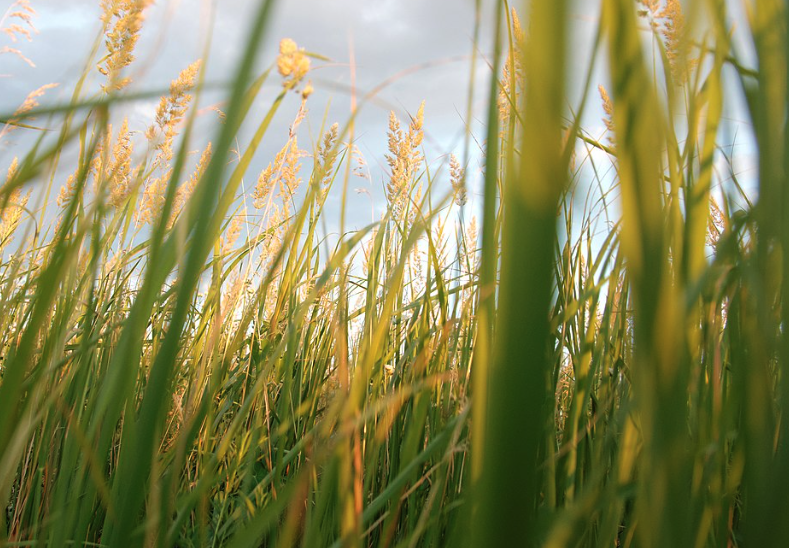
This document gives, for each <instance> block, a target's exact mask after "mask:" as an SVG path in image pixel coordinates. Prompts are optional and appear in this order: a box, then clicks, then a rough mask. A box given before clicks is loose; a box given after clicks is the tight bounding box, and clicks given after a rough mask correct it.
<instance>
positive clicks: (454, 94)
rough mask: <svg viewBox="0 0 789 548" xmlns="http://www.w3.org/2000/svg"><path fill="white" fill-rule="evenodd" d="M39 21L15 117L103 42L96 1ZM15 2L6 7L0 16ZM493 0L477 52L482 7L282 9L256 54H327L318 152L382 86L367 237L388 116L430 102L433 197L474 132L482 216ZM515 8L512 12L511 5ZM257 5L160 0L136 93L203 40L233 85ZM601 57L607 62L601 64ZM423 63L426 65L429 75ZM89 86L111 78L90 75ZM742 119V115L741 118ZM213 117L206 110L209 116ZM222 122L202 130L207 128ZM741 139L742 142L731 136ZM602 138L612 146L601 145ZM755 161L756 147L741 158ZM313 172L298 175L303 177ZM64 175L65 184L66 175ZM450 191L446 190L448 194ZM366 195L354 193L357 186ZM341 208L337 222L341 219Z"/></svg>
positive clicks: (2, 75)
mask: <svg viewBox="0 0 789 548" xmlns="http://www.w3.org/2000/svg"><path fill="white" fill-rule="evenodd" d="M30 2H31V5H32V6H33V7H34V8H35V9H36V11H37V12H38V16H37V18H36V19H35V21H34V23H35V25H36V27H37V28H38V31H39V33H38V34H36V35H34V36H33V40H32V41H31V42H20V43H17V44H6V42H7V40H6V41H5V42H2V43H0V47H2V46H3V45H12V46H13V47H18V48H20V49H21V50H23V52H24V54H25V55H26V56H27V57H28V58H29V59H30V60H31V61H32V62H33V63H35V65H36V66H35V68H34V67H30V66H27V65H26V64H25V63H23V62H21V61H20V60H18V59H17V58H16V57H14V56H12V55H0V86H2V90H3V92H2V93H0V112H9V111H13V110H14V109H15V108H16V106H17V105H19V104H20V103H21V102H22V100H24V97H25V96H26V95H27V93H28V92H30V91H31V90H33V89H36V88H38V87H40V86H41V85H44V84H48V83H52V82H56V83H59V84H60V86H59V87H58V88H57V89H55V90H51V91H50V92H48V94H47V96H46V98H44V99H42V102H46V101H55V102H66V101H67V100H68V97H69V95H70V93H71V91H72V89H73V85H74V81H75V78H76V77H77V75H78V74H79V73H80V72H81V70H82V68H83V66H84V64H85V62H86V59H87V58H88V55H89V52H90V50H91V48H92V46H93V45H94V44H95V43H96V40H97V38H98V36H99V33H100V21H99V17H100V8H99V0H30ZM10 3H11V2H10V0H0V10H2V11H4V7H5V5H8V4H10ZM493 3H494V1H493V0H482V12H483V18H482V20H481V23H480V46H479V49H478V50H477V51H474V50H473V41H472V35H473V32H474V19H475V9H474V4H475V2H474V0H429V1H425V0H279V1H278V2H276V3H275V6H276V7H275V12H274V16H273V18H272V20H271V21H270V23H269V26H268V29H267V34H266V39H265V42H264V46H263V48H262V51H261V52H260V53H261V55H260V57H261V62H260V67H259V68H260V70H263V69H264V68H265V67H267V66H269V65H270V64H271V63H272V62H273V61H274V59H275V56H276V53H277V44H278V42H279V40H280V39H282V38H286V37H287V38H292V39H293V40H295V41H296V42H297V43H298V45H299V46H300V47H304V48H305V49H306V50H307V51H310V52H315V53H319V54H321V55H323V56H325V57H327V58H329V59H330V61H317V60H313V67H314V70H313V71H312V72H311V73H310V76H309V78H311V80H312V83H313V86H314V87H315V89H316V92H315V93H314V95H313V96H312V97H311V98H310V100H309V101H308V108H309V114H308V116H307V119H306V120H305V122H304V123H303V125H302V128H301V130H300V133H299V143H300V146H301V147H302V148H307V149H310V148H311V143H312V142H314V141H315V140H317V139H319V138H320V136H319V134H318V133H319V129H320V127H321V124H322V122H323V119H324V116H325V117H326V125H327V126H328V125H330V124H331V123H333V122H338V123H340V125H341V126H342V125H343V123H344V122H345V121H346V120H347V119H348V117H349V114H350V104H351V97H350V93H349V91H348V90H349V89H350V88H351V83H352V78H351V73H352V70H351V67H352V65H353V69H354V70H353V72H354V73H355V86H356V89H357V92H358V95H359V96H361V95H364V94H365V93H366V92H367V91H370V90H372V89H373V88H375V87H376V86H379V85H380V84H381V83H383V82H386V81H390V83H389V84H388V85H387V86H386V87H384V88H383V89H381V91H380V92H379V93H378V95H377V96H376V97H375V99H374V100H373V101H371V102H370V103H368V104H365V105H362V107H361V111H360V114H359V116H358V119H357V123H356V130H355V131H356V133H355V138H356V145H357V146H358V147H359V149H360V150H361V152H362V153H363V154H364V156H365V160H366V162H367V164H368V166H369V167H370V175H371V178H370V180H364V179H361V178H353V180H351V181H350V185H349V186H350V190H351V192H350V193H349V196H348V207H349V212H350V215H349V218H350V220H351V221H352V225H353V226H350V227H349V228H354V227H356V228H360V227H361V226H363V225H365V224H367V223H368V222H369V221H370V220H371V218H378V217H380V214H381V213H382V211H383V210H384V209H385V207H386V203H385V198H384V190H383V189H384V185H385V182H386V179H387V174H386V165H385V153H386V129H387V125H388V116H389V111H390V110H394V111H395V113H396V114H397V116H398V117H399V118H400V119H401V121H403V123H407V121H408V115H409V114H413V113H415V112H416V110H417V108H418V107H419V104H420V102H421V101H423V100H424V101H425V133H426V137H425V148H426V156H427V159H428V161H429V162H430V164H429V165H430V166H431V170H433V171H435V170H437V169H440V168H441V166H443V176H442V175H441V174H439V177H438V179H439V180H440V181H441V182H440V183H439V185H437V187H438V189H439V190H441V189H442V188H443V189H448V187H449V185H448V181H447V179H448V175H447V174H446V172H447V168H446V163H447V154H448V153H450V152H454V153H456V154H457V155H458V156H459V157H461V158H462V157H464V154H463V153H464V150H463V143H464V131H465V129H466V127H470V128H471V133H472V136H473V138H472V139H471V140H470V144H471V147H470V150H469V155H468V161H469V163H468V166H467V173H468V176H469V180H468V182H469V187H470V203H471V205H470V206H469V207H471V208H472V209H476V210H479V206H480V205H481V203H480V202H481V197H480V185H479V180H480V174H481V153H480V148H479V145H478V144H477V143H479V142H482V140H483V136H484V124H483V122H482V121H483V120H484V117H485V106H486V102H487V88H488V85H489V84H488V82H489V79H490V76H491V75H490V68H489V65H488V62H489V59H490V53H491V51H492V35H493V23H492V20H491V17H490V14H491V13H492V9H493ZM516 3H517V2H516ZM598 5H599V2H588V1H584V0H578V1H576V2H575V3H574V4H573V8H572V11H571V21H572V22H571V30H570V35H571V37H572V40H573V43H572V45H571V47H570V51H572V52H573V55H572V56H571V59H570V63H571V66H570V70H569V71H568V74H569V76H570V78H571V79H572V80H574V81H575V83H576V85H575V90H574V92H573V91H571V93H570V97H569V103H570V104H573V105H575V104H577V102H578V101H577V100H578V99H579V98H580V86H578V85H577V83H578V82H579V81H580V80H581V78H582V76H583V75H584V70H585V67H586V66H587V64H588V56H589V55H590V54H591V43H592V40H593V35H594V32H595V31H596V25H597V19H598V16H599V11H598V10H599V8H598ZM257 6H258V0H156V2H155V3H154V4H153V6H152V7H151V8H149V10H148V12H147V17H146V24H145V25H144V26H143V32H142V35H141V37H140V40H139V42H138V46H137V50H136V57H137V60H136V61H135V63H134V65H133V66H132V67H131V72H130V75H131V76H132V78H133V80H134V83H133V88H132V89H134V90H136V91H140V90H152V89H154V90H155V89H161V90H162V91H165V90H166V89H167V86H168V85H169V82H170V81H171V80H172V79H173V78H175V77H176V76H177V75H178V73H179V71H180V70H182V69H183V68H185V67H186V66H188V65H189V64H190V63H192V62H193V61H195V60H196V59H198V58H201V57H202V56H203V52H204V48H205V45H206V41H207V39H208V37H209V34H210V35H211V48H210V52H209V54H208V58H207V80H208V81H209V82H215V83H223V82H227V81H228V79H229V78H230V75H231V74H232V71H233V67H235V65H236V63H237V61H238V58H239V55H240V53H241V51H242V48H243V44H244V41H245V39H246V33H247V27H248V21H249V20H250V18H251V15H252V14H253V13H254V11H255V9H256V7H257ZM472 54H476V56H477V64H476V67H477V70H476V73H475V74H474V75H473V76H472V75H471V74H470V63H471V55H472ZM603 57H604V56H603ZM598 65H599V67H598V68H597V70H596V72H595V75H594V76H593V82H592V86H593V88H596V87H597V84H598V83H604V84H605V83H606V82H605V64H604V62H602V61H601V62H599V63H598ZM420 67H423V68H420ZM92 74H93V75H94V80H93V82H92V84H91V85H92V86H93V87H94V88H96V87H97V86H98V85H99V84H100V83H101V81H102V78H103V77H101V76H100V75H99V74H98V72H97V71H95V70H94V71H93V72H92ZM470 82H473V83H474V88H475V92H474V93H475V95H474V100H473V110H472V112H473V115H472V119H471V120H466V109H467V101H468V89H469V83H470ZM280 89H281V88H280V80H279V78H278V77H277V78H273V79H272V80H271V82H270V84H267V86H266V87H264V89H263V93H262V94H261V97H260V100H259V101H258V103H257V104H256V105H255V108H254V109H253V112H252V115H251V118H252V119H253V123H251V124H249V127H245V128H243V129H242V132H241V135H240V141H241V143H240V144H241V146H242V147H243V145H244V141H245V139H248V137H249V134H250V133H249V131H250V128H251V127H252V126H253V125H256V123H257V122H256V120H255V118H256V117H257V120H259V119H260V117H262V116H263V115H264V113H265V111H266V110H267V108H268V106H269V105H270V103H271V101H272V100H273V98H274V97H275V96H276V95H277V93H278V92H279V90H280ZM222 96H223V94H222V92H221V91H219V92H216V93H208V94H206V95H205V96H204V97H203V98H202V102H201V105H200V106H201V107H205V106H207V105H209V104H212V103H215V102H217V101H220V100H221V98H222ZM299 102H300V101H299V98H298V96H297V95H295V94H291V96H290V97H289V99H288V100H287V101H286V103H285V104H284V105H283V107H282V109H281V110H280V112H279V113H278V115H277V117H276V118H275V120H274V123H273V125H272V127H271V128H270V129H269V131H268V133H267V135H266V138H265V139H264V142H263V145H262V147H261V149H260V150H259V151H258V154H257V155H256V159H255V161H254V162H253V164H252V167H251V169H250V172H249V176H248V179H249V182H245V184H247V185H251V184H254V179H255V178H256V175H257V172H258V171H259V170H261V169H263V168H264V167H265V165H266V164H267V163H268V162H269V161H270V160H271V159H272V158H273V157H274V155H275V154H276V152H277V151H278V150H279V149H280V148H281V146H282V145H283V144H284V142H285V140H286V139H287V132H288V126H289V124H290V123H291V122H292V120H293V117H294V116H295V114H296V111H297V110H298V107H299ZM156 104H157V101H156V100H150V101H139V102H136V103H134V104H132V105H129V106H128V107H127V108H126V109H125V112H124V113H123V114H124V115H128V116H129V118H130V125H131V127H132V128H133V129H134V128H136V129H138V130H140V131H142V130H144V128H145V127H146V126H147V125H148V124H150V123H151V121H152V119H153V115H154V112H155V108H156ZM735 110H736V109H735ZM205 116H206V117H210V116H212V113H211V112H210V111H208V112H207V114H206V115H205ZM601 120H602V111H601V109H600V106H599V104H598V102H597V101H595V100H593V101H590V106H589V108H588V112H587V115H586V117H585V119H584V122H583V126H584V127H585V128H586V130H587V131H588V132H589V133H591V134H592V135H595V136H599V137H601V138H603V131H604V128H603V125H602V121H601ZM212 122H213V120H209V119H207V120H205V127H207V128H210V126H211V124H212ZM731 131H732V132H736V131H737V128H736V127H734V129H733V130H731ZM29 138H31V136H30V135H28V134H25V133H24V132H20V131H17V132H14V133H12V135H11V137H9V138H7V139H5V141H4V142H2V143H0V165H2V164H5V165H7V164H9V163H10V160H11V157H12V155H13V154H15V152H16V151H18V150H20V149H21V150H24V148H25V145H26V143H27V142H28V141H26V140H25V139H29ZM210 138H211V133H210V129H209V130H207V131H206V132H205V134H201V135H200V136H198V138H197V139H196V140H195V143H194V146H193V147H190V148H194V149H200V148H202V146H203V144H204V143H203V142H201V141H207V140H208V139H210ZM603 139H604V138H603ZM746 153H747V151H746ZM306 171H307V170H306V168H305V169H304V173H303V175H304V176H305V177H306V175H307V173H306ZM64 177H65V176H64ZM442 185H443V187H442ZM357 189H359V190H361V192H353V190H357ZM339 200H340V196H339V195H338V193H334V194H333V195H331V196H330V199H329V209H330V211H329V215H330V216H331V215H336V211H338V210H339ZM332 206H334V209H333V211H334V213H333V212H332Z"/></svg>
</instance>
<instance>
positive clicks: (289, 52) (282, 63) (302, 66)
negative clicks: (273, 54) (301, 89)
mask: <svg viewBox="0 0 789 548" xmlns="http://www.w3.org/2000/svg"><path fill="white" fill-rule="evenodd" d="M277 70H278V71H279V73H280V74H281V75H282V76H283V77H284V78H285V80H284V81H283V82H282V85H283V86H285V88H287V89H292V88H294V87H295V86H296V85H297V84H298V83H299V82H300V81H301V79H302V78H304V76H305V75H306V74H307V73H308V72H309V70H310V59H309V57H307V56H306V55H305V54H304V49H303V48H302V49H299V47H298V46H297V45H296V42H294V41H293V40H291V39H290V38H283V39H282V40H281V41H280V43H279V56H278V57H277ZM308 87H311V86H309V85H308Z"/></svg>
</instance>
